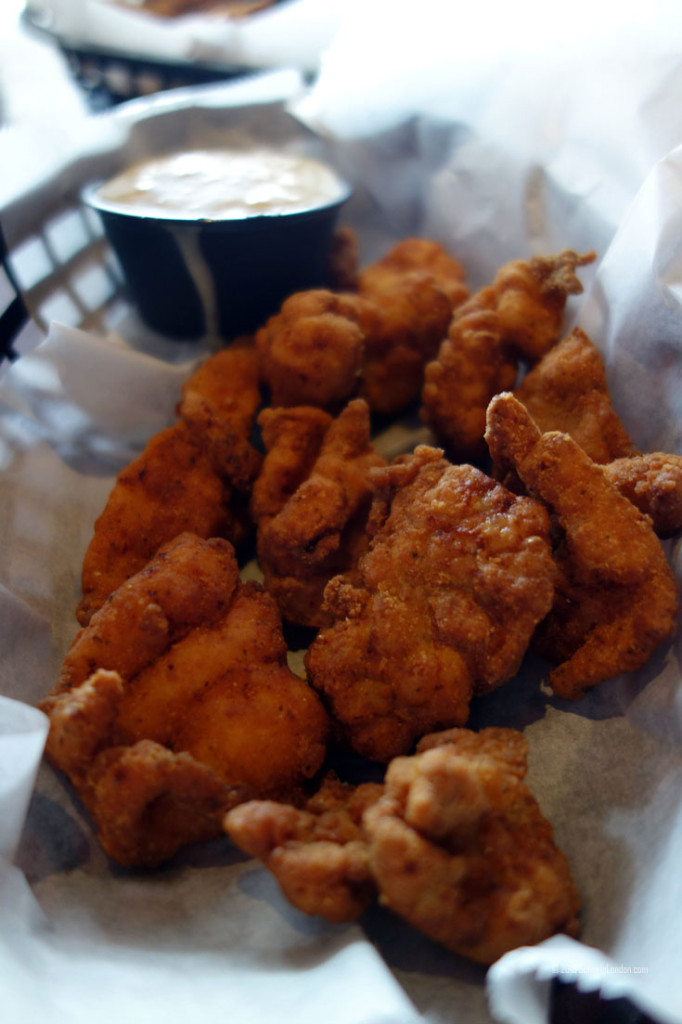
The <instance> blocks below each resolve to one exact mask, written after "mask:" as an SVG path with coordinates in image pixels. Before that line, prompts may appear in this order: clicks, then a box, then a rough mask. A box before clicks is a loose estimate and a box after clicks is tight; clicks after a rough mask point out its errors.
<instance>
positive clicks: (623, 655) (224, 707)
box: [41, 229, 682, 963]
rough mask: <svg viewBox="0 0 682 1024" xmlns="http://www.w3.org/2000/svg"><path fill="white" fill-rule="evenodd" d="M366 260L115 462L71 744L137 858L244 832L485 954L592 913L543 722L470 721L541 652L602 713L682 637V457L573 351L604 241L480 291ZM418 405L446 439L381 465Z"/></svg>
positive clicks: (420, 254)
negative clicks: (665, 447)
mask: <svg viewBox="0 0 682 1024" xmlns="http://www.w3.org/2000/svg"><path fill="white" fill-rule="evenodd" d="M356 252H357V250H356V246H355V243H354V238H353V236H352V235H351V234H349V232H348V231H347V229H346V230H344V231H342V232H341V233H340V235H339V239H338V245H337V248H336V254H335V259H336V262H337V271H338V273H337V278H336V279H337V281H338V282H339V283H338V286H337V289H336V290H329V289H326V290H322V289H313V290H310V291H307V292H299V293H297V294H295V295H292V296H290V297H289V298H288V299H287V300H286V301H285V302H284V303H283V305H282V307H281V309H280V310H279V311H278V312H277V313H276V314H275V315H274V316H272V317H270V318H269V319H268V320H267V321H266V322H265V323H264V324H263V325H262V327H261V328H260V329H259V330H258V331H257V332H256V334H255V335H254V337H253V338H245V339H238V340H237V341H235V342H233V343H232V344H231V345H230V346H229V347H227V348H226V349H224V350H223V351H221V352H219V353H218V354H217V355H214V356H212V357H211V358H209V359H207V360H206V361H205V362H204V363H203V365H202V366H201V367H200V368H199V369H198V370H197V371H196V372H195V373H194V374H193V375H192V376H191V377H190V379H189V380H188V381H187V383H186V384H185V386H184V388H183V390H182V394H181V395H180V397H179V402H178V406H177V416H176V419H175V422H174V423H172V424H171V425H170V426H168V427H167V428H166V429H165V430H163V431H161V432H160V433H159V434H157V435H155V436H154V437H152V438H150V439H149V442H148V444H147V445H146V447H145V449H144V451H142V452H141V453H140V454H139V456H138V457H137V458H136V459H134V460H133V461H132V462H131V463H130V465H129V466H127V467H126V468H125V469H123V471H122V472H121V473H120V474H119V476H118V478H117V480H116V482H115V485H114V487H113V489H112V491H111V494H110V496H109V499H108V501H107V504H106V507H105V508H104V510H103V512H102V514H101V515H100V516H99V518H98V519H97V521H96V523H95V528H94V535H93V538H92V540H91V543H90V544H89V546H88V549H87V552H86V555H85V558H84V561H83V566H82V592H83V597H82V600H81V602H80V604H79V605H78V608H77V611H76V617H77V620H78V622H79V623H80V626H81V629H80V630H79V631H78V632H77V633H76V635H75V637H74V640H73V643H72V645H71V647H70V649H69V650H68V652H67V654H66V657H65V659H64V663H63V666H62V671H61V674H60V677H59V679H58V680H57V681H56V683H55V686H54V687H53V689H52V691H51V692H50V693H49V695H48V696H47V697H46V699H45V700H44V701H43V703H42V705H41V706H42V707H43V709H44V710H45V711H46V713H47V714H48V715H49V717H50V732H49V738H48V743H47V755H48V757H49V758H50V760H51V761H52V763H53V764H54V765H55V766H56V767H57V768H58V769H59V770H60V771H62V772H64V773H65V774H66V775H67V776H68V778H69V779H70V781H71V783H72V784H73V787H74V789H75V791H76V793H77V795H78V796H79V797H80V798H81V800H82V801H83V803H84V804H85V806H86V808H87V809H88V811H89V813H90V815H91V817H92V819H93V822H94V824H95V827H96V828H97V831H98V834H99V837H100V839H101V842H102V844H103V846H104V848H105V850H106V851H107V853H108V854H109V855H110V856H111V857H112V858H114V859H115V860H117V861H118V862H119V863H121V864H123V865H145V866H153V865H157V864H160V863H162V862H163V861H165V860H167V859H168V858H169V857H172V856H173V854H174V853H175V852H176V851H177V850H178V849H179V848H180V847H182V846H183V845H184V844H186V843H189V842H195V841H199V840H206V839H209V838H213V837H216V836H219V835H222V834H224V833H227V835H229V837H230V838H231V839H232V841H233V842H234V843H236V844H237V845H238V846H239V847H240V848H241V849H242V850H243V851H244V852H246V853H247V854H248V855H250V856H253V857H256V858H259V859H260V860H261V861H262V862H263V864H265V865H266V867H267V868H268V869H269V870H271V871H272V872H273V874H274V875H275V877H276V878H277V879H278V881H279V883H280V885H281V887H282V889H283V891H284V893H285V894H286V896H287V897H288V898H289V900H290V901H291V902H292V903H293V904H294V905H295V906H296V907H298V908H299V909H300V910H302V911H304V912H305V913H308V914H317V915H321V916H323V917H325V918H327V919H329V920H331V921H335V922H344V921H351V920H355V919H357V918H358V917H360V916H361V915H362V914H363V913H364V911H365V910H366V909H367V908H368V907H369V906H371V905H372V904H373V903H374V902H375V901H376V900H379V901H380V903H381V904H383V905H384V906H385V907H387V908H389V909H390V910H392V911H393V912H395V913H396V914H398V915H400V916H401V917H403V918H404V919H405V920H406V921H408V922H410V923H411V924H412V925H414V926H415V927H416V928H418V929H420V930H421V931H423V932H424V933H425V934H426V935H428V936H430V937H431V938H433V939H434V940H436V941H437V942H440V943H442V944H443V945H444V946H446V947H447V948H448V949H451V950H453V951H454V952H456V953H458V954H462V955H464V956H466V957H469V958H471V959H473V960H476V961H478V962H480V963H491V962H492V961H493V960H495V959H497V957H499V956H500V955H502V953H504V952H505V951H507V950H508V949H512V948H514V947H515V946H518V945H521V944H525V943H533V942H539V941H541V940H542V939H544V938H546V937H548V936H550V935H552V934H554V933H556V932H566V933H567V934H570V935H573V934H575V933H576V929H577V914H578V904H579V901H578V896H577V893H576V889H575V885H574V883H573V881H572V878H571V874H570V870H569V867H568V864H567V861H566V858H565V856H564V854H563V853H562V852H561V851H560V850H559V849H558V848H557V847H556V845H555V843H554V838H553V833H552V827H551V825H550V824H549V822H547V821H546V819H545V818H544V817H543V815H542V812H541V809H540V807H539V806H538V804H537V802H536V800H535V798H534V797H533V795H532V794H531V792H530V791H529V789H528V787H527V785H526V783H525V782H524V777H525V774H526V767H527V764H526V756H527V744H526V740H525V739H524V736H523V734H522V733H521V732H519V731H517V730H512V729H506V728H505V729H503V728H498V727H496V724H495V723H494V722H493V723H491V725H490V727H488V728H484V729H482V730H481V731H480V732H478V733H475V732H473V731H471V730H469V729H467V728H466V724H467V722H468V721H469V717H470V711H471V707H472V705H473V703H474V702H477V701H479V700H480V698H481V697H483V696H484V695H486V694H488V693H490V692H491V691H492V690H495V689H497V688H499V687H502V686H504V687H505V688H506V689H507V692H508V694H509V698H510V700H513V698H514V693H515V680H516V678H517V676H518V674H519V671H520V669H521V667H522V665H523V663H524V659H525V657H526V655H527V653H528V652H529V651H534V652H538V653H540V654H541V655H542V656H543V657H545V658H546V659H548V661H549V663H550V664H551V665H552V668H551V670H550V671H549V675H548V681H549V684H550V685H551V687H552V688H553V690H554V692H555V694H556V695H557V696H558V697H560V698H563V699H566V700H572V701H576V700H579V699H580V698H581V696H582V695H583V694H584V693H585V691H586V690H588V689H589V688H591V687H593V686H596V685H598V684H599V683H601V682H603V681H605V680H607V679H610V678H612V677H613V676H616V675H618V674H619V673H622V672H629V671H633V670H636V669H639V668H641V667H642V666H643V665H645V664H646V662H647V661H648V659H649V658H650V657H651V655H652V654H653V653H654V651H656V650H657V649H658V648H659V647H660V646H661V645H662V644H663V643H664V642H665V641H666V639H668V638H669V637H670V636H671V635H672V633H673V631H674V629H675V628H676V625H677V621H678V616H679V607H678V594H677V587H676V584H675V579H674V577H673V574H672V571H671V569H670V567H669V565H668V561H667V559H666V555H665V553H664V549H663V547H662V546H661V541H660V538H669V537H674V536H675V535H676V534H679V533H680V531H681V530H682V457H680V456H677V455H669V454H667V453H663V452H653V453H651V452H649V453H644V452H639V451H638V450H637V448H636V446H635V445H634V443H633V442H632V440H631V439H630V438H629V436H628V434H627V431H626V429H625V427H624V425H623V423H622V422H621V420H620V418H619V416H618V413H617V411H616V409H615V408H614V406H613V403H612V401H611V396H610V394H609V390H608V385H607V374H606V369H605V366H604V362H603V359H602V357H601V354H600V353H599V351H598V348H597V347H596V345H595V344H594V343H593V341H592V340H591V339H590V338H588V337H587V335H586V334H585V333H584V332H583V331H582V330H580V329H578V328H576V329H574V330H572V331H571V332H569V333H568V334H566V335H565V336H564V337H562V322H563V315H564V311H565V307H566V303H567V301H568V299H569V297H570V296H572V295H575V294H577V293H579V292H580V291H581V289H582V284H581V282H580V280H579V279H578V276H577V271H578V269H579V268H581V267H585V266H587V265H589V264H590V263H591V262H592V261H593V260H594V258H595V257H594V254H592V253H586V254H583V255H580V254H578V253H575V252H574V251H572V250H565V251H564V252H561V253H559V254H557V255H555V256H547V257H535V258H532V259H530V260H517V261H513V262H511V263H508V264H506V265H505V266H503V267H502V268H501V269H500V270H499V271H498V273H497V274H496V275H495V277H494V279H493V280H492V281H491V282H490V284H488V285H486V286H484V287H483V288H479V289H478V290H477V291H476V292H474V294H473V295H470V290H469V287H468V285H467V284H466V282H465V280H464V277H465V275H464V271H463V268H462V267H461V265H460V264H459V263H458V262H457V260H456V259H454V258H453V257H452V256H451V255H450V254H449V253H447V252H446V251H445V250H444V249H443V247H442V246H441V245H439V244H438V243H436V242H432V241H429V240H426V239H417V238H413V239H406V240H403V241H402V242H399V243H398V244H397V245H395V246H394V248H393V249H392V250H391V251H390V252H388V253H386V254H385V255H384V256H383V257H382V258H381V259H380V260H378V261H377V262H376V263H373V264H370V265H369V266H366V267H364V268H362V269H361V268H359V266H358V265H357V255H356ZM405 410H407V414H408V418H409V417H411V418H412V419H411V422H412V424H413V423H414V422H416V421H418V420H421V422H422V423H423V424H426V425H428V429H427V427H423V428H422V431H421V434H420V436H422V435H423V433H424V431H426V433H427V435H428V441H424V440H423V437H422V440H421V441H420V443H418V444H416V445H415V444H414V440H413V438H414V430H413V428H410V430H409V431H408V433H407V434H404V435H402V436H403V437H404V438H405V442H404V443H402V444H401V446H400V450H399V452H398V454H396V451H395V450H393V451H392V452H391V453H390V454H387V453H386V451H385V450H382V447H381V446H380V444H379V443H378V441H377V432H378V431H379V432H380V431H384V432H385V430H386V425H387V422H389V423H391V424H392V426H391V429H393V427H396V426H398V423H397V421H395V416H396V415H397V414H398V413H402V412H404V411H405ZM387 417H388V418H390V419H389V420H387ZM384 436H385V433H384V434H380V437H384ZM396 436H400V432H398V435H396ZM392 443H393V444H394V443H395V442H392ZM244 568H246V570H247V571H246V572H243V571H242V570H243V569H244ZM254 575H257V580H254V578H253V576H254ZM247 579H248V582H246V581H245V580H247ZM300 627H303V628H304V630H305V631H307V638H306V639H305V642H304V643H303V644H302V645H301V644H299V648H300V647H301V646H302V647H304V648H305V653H304V656H303V657H302V661H301V657H300V656H301V655H302V654H303V652H302V651H301V650H300V649H296V648H295V650H298V656H299V658H298V662H296V661H295V660H291V658H290V655H291V654H292V652H291V651H289V650H288V647H287V641H286V640H285V636H289V637H290V636H291V635H292V633H291V631H292V630H294V629H297V628H300ZM297 663H298V664H299V665H302V667H300V668H299V669H298V674H296V673H295V672H294V671H293V670H292V668H291V667H290V665H294V664H297ZM344 765H346V766H348V765H352V766H353V776H352V780H351V779H350V778H345V777H344V771H343V769H344ZM363 766H364V769H365V775H364V778H362V779H361V780H360V781H358V771H360V775H362V767H363ZM377 772H379V773H380V779H381V780H380V781H377Z"/></svg>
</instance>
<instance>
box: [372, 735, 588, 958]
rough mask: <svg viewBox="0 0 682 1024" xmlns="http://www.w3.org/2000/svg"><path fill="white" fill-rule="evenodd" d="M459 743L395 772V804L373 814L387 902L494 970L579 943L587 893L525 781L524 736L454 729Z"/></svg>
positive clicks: (390, 793) (404, 761) (385, 800)
mask: <svg viewBox="0 0 682 1024" xmlns="http://www.w3.org/2000/svg"><path fill="white" fill-rule="evenodd" d="M448 739H449V742H448V743H446V744H444V745H442V746H434V747H433V748H432V749H428V750H426V751H425V752H423V753H420V754H417V755H415V756H414V757H399V758H396V759H395V760H394V761H392V762H391V764H390V765H389V767H388V770H387V772H386V793H385V795H384V796H383V797H381V798H380V799H379V800H378V801H377V802H376V803H374V804H373V805H372V806H371V807H369V808H368V809H367V811H366V812H365V814H364V818H363V827H364V830H365V833H366V836H367V840H368V843H369V859H370V866H371V871H372V874H373V876H374V879H375V881H376V883H377V886H378V888H379V892H380V900H381V902H382V903H383V904H384V905H385V906H387V907H389V908H390V909H391V910H393V911H394V912H395V913H397V914H399V915H400V916H401V917H403V918H405V919H406V920H407V921H409V922H410V924H412V925H414V926H415V927H416V928H418V929H419V930H420V931H422V932H424V933H425V934H426V935H428V936H429V937H430V938H432V939H434V940H435V941H436V942H439V943H441V944H442V945H444V946H446V947H447V948H448V949H450V950H452V951H453V952H455V953H459V954H461V955H462V956H466V957H468V958H470V959H472V960H475V961H477V962H478V963H482V964H490V963H493V962H494V961H495V960H497V959H498V958H499V957H500V956H502V955H503V954H504V953H506V952H508V951H509V950H510V949H514V948H516V947H518V946H525V945H531V944H534V943H537V942H542V941H543V940H544V939H546V938H549V936H551V935H554V934H556V933H557V932H565V933H567V934H569V935H575V934H576V932H577V914H578V910H579V896H578V892H577V890H576V887H575V884H574V882H573V880H572V878H571V872H570V868H569V865H568V862H567V860H566V857H565V856H564V854H563V853H562V852H561V851H560V850H559V849H558V848H557V846H556V844H555V842H554V835H553V830H552V827H551V825H550V823H549V822H548V821H547V819H546V818H544V817H543V815H542V812H541V810H540V808H539V806H538V804H537V801H536V800H535V798H534V796H533V795H532V793H531V792H530V790H529V789H528V787H527V786H526V785H525V783H524V782H523V778H524V775H525V773H526V741H525V739H524V737H523V735H522V734H521V733H518V732H515V731H514V730H512V729H484V730H483V731H482V732H481V733H479V734H478V735H477V734H475V733H470V732H468V731H467V730H452V731H451V732H450V733H449V734H448Z"/></svg>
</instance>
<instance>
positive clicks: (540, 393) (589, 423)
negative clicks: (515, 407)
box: [514, 327, 636, 463]
mask: <svg viewBox="0 0 682 1024" xmlns="http://www.w3.org/2000/svg"><path fill="white" fill-rule="evenodd" d="M514 395H515V397H516V398H517V399H518V400H519V402H522V403H523V404H524V405H525V407H526V409H527V410H528V412H529V413H530V414H531V416H532V417H533V419H534V420H535V422H536V423H537V425H538V427H539V428H540V430H541V431H542V432H543V433H546V432H547V431H548V430H560V431H562V432H563V433H565V434H570V435H571V437H572V438H573V440H574V441H577V442H578V444H579V445H580V447H581V448H583V449H584V451H586V452H587V454H588V455H589V457H590V458H591V459H592V461H593V462H599V463H606V462H611V461H612V460H613V459H618V458H622V457H624V456H627V455H633V454H634V453H635V451H636V449H635V446H634V445H633V443H632V441H631V440H630V438H629V437H628V435H627V432H626V430H625V427H624V426H623V424H622V423H621V421H620V417H619V416H618V414H617V412H616V410H615V409H614V408H613V404H612V402H611V396H610V394H609V390H608V385H607V383H606V370H605V367H604V360H603V359H602V356H601V353H600V352H599V350H598V349H597V347H596V346H595V345H593V344H592V342H591V341H590V339H589V338H588V336H587V335H586V334H585V332H584V331H582V330H581V329H580V328H579V327H576V328H574V329H573V330H572V331H571V332H570V333H569V334H568V335H567V336H566V337H565V338H564V339H563V340H562V341H560V342H559V344H558V345H557V346H556V347H555V348H553V349H551V350H550V351H549V352H548V353H547V354H546V355H545V356H543V358H542V359H541V360H540V362H539V363H537V365H536V366H535V367H533V369H532V370H531V371H530V372H529V373H528V374H527V375H526V376H525V377H524V379H523V381H522V382H521V384H520V385H519V387H518V388H516V389H515V390H514Z"/></svg>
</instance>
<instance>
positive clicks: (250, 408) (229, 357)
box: [178, 340, 262, 473]
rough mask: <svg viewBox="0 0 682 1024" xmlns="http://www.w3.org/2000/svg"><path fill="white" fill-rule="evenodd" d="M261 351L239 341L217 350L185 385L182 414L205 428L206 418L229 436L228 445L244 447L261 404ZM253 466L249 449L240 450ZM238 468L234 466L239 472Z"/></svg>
mask: <svg viewBox="0 0 682 1024" xmlns="http://www.w3.org/2000/svg"><path fill="white" fill-rule="evenodd" d="M259 380H260V367H259V360H258V353H257V352H256V349H255V346H254V345H253V343H252V342H251V341H248V340H242V341H235V342H233V343H232V344H231V345H229V346H228V347H227V348H224V349H222V350H221V351H220V352H217V353H216V354H215V355H214V356H211V358H210V359H207V360H206V362H204V363H202V365H201V366H200V367H199V369H198V370H196V371H195V373H193V374H192V376H191V377H190V378H189V380H188V381H186V382H185V384H184V385H183V387H182V397H181V400H180V402H179V404H178V416H179V417H180V419H182V420H184V421H185V422H186V423H188V424H190V425H191V424H192V423H193V422H194V421H196V422H197V426H198V429H203V425H204V423H205V422H206V420H209V421H210V422H212V423H213V424H214V425H215V427H216V429H220V430H222V432H223V434H225V435H226V441H227V443H228V444H230V445H232V446H233V447H237V449H238V450H239V449H242V448H243V447H244V445H245V444H246V443H247V442H248V440H249V437H250V435H251V430H252V428H253V423H254V419H255V416H256V413H257V412H258V409H259V408H260V405H261V401H262V399H261V393H260V386H259ZM240 454H241V458H242V461H243V462H244V463H245V464H246V465H247V466H249V462H250V459H252V458H253V456H252V454H251V452H250V450H249V449H247V450H246V451H245V452H243V451H242V452H240ZM237 470H238V467H237V466H235V467H234V472H235V473H236V472H237Z"/></svg>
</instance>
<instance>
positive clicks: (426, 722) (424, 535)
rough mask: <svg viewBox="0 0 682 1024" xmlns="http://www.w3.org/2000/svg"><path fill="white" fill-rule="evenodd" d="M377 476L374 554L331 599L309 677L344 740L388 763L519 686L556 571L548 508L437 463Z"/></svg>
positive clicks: (413, 463)
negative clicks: (477, 703) (501, 689)
mask: <svg viewBox="0 0 682 1024" xmlns="http://www.w3.org/2000/svg"><path fill="white" fill-rule="evenodd" d="M373 476H374V478H375V482H376V484H377V486H378V487H379V495H378V497H377V498H376V499H375V502H374V507H373V511H372V515H371V519H370V522H371V524H372V533H373V535H372V540H371V546H370V549H369V551H368V553H367V554H366V555H364V556H363V557H362V558H361V559H360V562H359V564H358V568H357V571H356V573H355V574H353V576H351V577H343V576H339V577H336V578H334V579H333V580H331V581H330V583H329V585H328V586H327V589H326V591H325V606H326V608H327V609H328V611H329V612H330V613H331V614H332V615H333V617H334V623H333V625H331V626H330V627H327V628H324V629H322V630H321V631H320V633H319V634H318V636H317V638H316V639H315V640H314V641H313V643H312V644H311V646H310V647H309V649H308V652H307V656H306V668H307V671H308V676H309V679H310V681H311V683H312V685H313V686H314V687H315V688H316V689H317V690H319V692H320V693H321V694H322V695H323V698H324V700H325V702H326V704H327V706H328V707H329V709H330V712H331V715H332V719H333V721H334V724H335V727H336V729H337V731H338V735H339V737H340V738H341V739H342V740H343V741H345V742H347V743H348V744H350V746H352V747H353V748H354V749H355V750H357V751H358V752H359V753H361V754H363V755H365V756H366V757H369V758H371V759H373V760H376V761H388V760H390V758H392V757H394V756H396V755H398V754H402V753H406V752H407V751H408V750H409V748H410V746H411V744H412V743H413V741H414V740H415V739H418V738H419V737H420V736H422V735H424V734H425V733H427V732H429V731H431V730H433V729H436V728H445V727H448V726H452V725H462V724H463V723H464V722H465V721H466V720H467V717H468V714H469V701H470V698H471V696H472V694H473V693H483V692H486V691H488V690H490V689H493V688H494V687H496V686H499V685H501V684H502V683H503V682H504V681H505V680H507V679H509V678H510V677H511V676H512V675H514V673H515V672H516V671H517V669H518V667H519V664H520V662H521V660H522V658H523V655H524V653H525V651H526V649H527V646H528V643H529V640H530V637H531V635H532V632H533V630H534V628H535V626H536V624H537V623H538V622H539V621H540V620H541V619H542V618H543V617H544V616H545V614H546V613H547V612H548V611H549V609H550V607H551V603H552V596H553V580H554V567H553V563H552V558H551V549H550V543H549V520H548V516H547V514H546V511H545V509H544V508H543V506H542V505H541V504H540V503H539V502H537V501H535V500H533V499H528V498H524V497H522V498H518V497H516V496H514V495H513V494H511V493H510V492H509V491H507V490H506V489H505V488H504V487H502V486H501V485H500V484H497V483H495V482H494V481H493V480H491V479H490V478H489V477H487V476H486V475H485V474H484V473H482V472H481V471H480V470H477V469H475V468H473V467H472V466H452V465H450V464H449V463H448V462H447V461H446V460H445V459H444V458H443V457H442V452H441V451H440V450H439V449H434V448H428V447H426V446H420V447H419V448H417V449H416V451H415V453H414V455H412V456H411V457H407V458H405V459H404V461H401V462H398V463H396V464H395V465H393V466H390V467H388V468H386V469H384V470H375V471H374V472H373Z"/></svg>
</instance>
